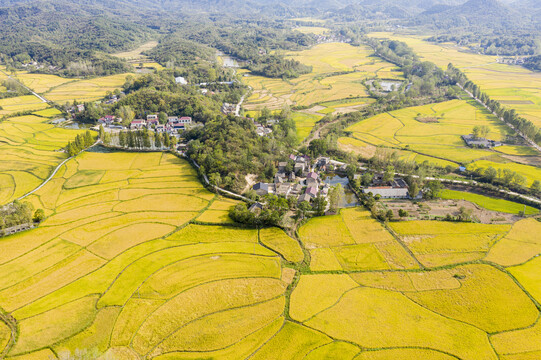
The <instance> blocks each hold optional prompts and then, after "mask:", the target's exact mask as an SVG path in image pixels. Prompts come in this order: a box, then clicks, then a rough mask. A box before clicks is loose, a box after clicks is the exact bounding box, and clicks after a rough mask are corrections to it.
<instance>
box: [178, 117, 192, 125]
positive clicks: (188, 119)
mask: <svg viewBox="0 0 541 360" xmlns="http://www.w3.org/2000/svg"><path fill="white" fill-rule="evenodd" d="M178 122H179V123H180V124H184V125H188V124H191V123H192V118H191V117H189V116H183V117H181V118H180V119H178Z"/></svg>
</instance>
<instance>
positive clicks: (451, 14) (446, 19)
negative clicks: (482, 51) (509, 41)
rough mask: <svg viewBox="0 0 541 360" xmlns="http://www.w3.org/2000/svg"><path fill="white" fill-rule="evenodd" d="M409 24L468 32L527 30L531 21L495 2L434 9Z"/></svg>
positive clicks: (476, 0)
mask: <svg viewBox="0 0 541 360" xmlns="http://www.w3.org/2000/svg"><path fill="white" fill-rule="evenodd" d="M412 24H416V25H430V26H432V27H433V28H434V29H437V30H439V31H444V30H448V29H452V28H462V29H464V28H469V29H491V30H494V29H498V30H506V29H507V30H511V29H528V28H531V27H532V21H531V19H530V18H529V17H527V16H526V17H525V16H524V15H523V14H520V13H519V12H518V11H516V10H514V9H513V8H512V7H510V6H506V5H504V4H503V3H501V2H500V1H498V0H469V1H467V2H466V3H464V4H461V5H457V6H446V7H439V8H438V7H436V8H432V9H429V10H428V11H426V12H424V13H422V14H420V15H419V16H416V17H415V18H413V19H412Z"/></svg>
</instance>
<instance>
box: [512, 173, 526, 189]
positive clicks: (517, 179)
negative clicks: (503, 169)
mask: <svg viewBox="0 0 541 360" xmlns="http://www.w3.org/2000/svg"><path fill="white" fill-rule="evenodd" d="M527 181H528V179H526V177H524V176H522V175H520V174H517V173H515V175H514V176H513V183H514V184H515V185H518V186H524V185H525V184H526V182H527Z"/></svg>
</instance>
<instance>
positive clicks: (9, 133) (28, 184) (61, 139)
mask: <svg viewBox="0 0 541 360" xmlns="http://www.w3.org/2000/svg"><path fill="white" fill-rule="evenodd" d="M27 98H29V97H27V96H24V97H22V98H9V99H4V100H10V101H11V102H12V103H19V104H21V102H26V101H30V99H29V100H27ZM31 98H33V99H35V100H32V101H35V102H36V104H43V103H41V102H40V100H39V99H38V98H36V97H34V96H31ZM38 102H39V103H38ZM21 106H23V105H21ZM47 106H48V105H47V104H45V107H47ZM7 108H9V109H11V110H9V111H10V112H11V111H16V110H14V108H13V107H9V106H8V107H7ZM39 108H42V106H39ZM57 114H58V111H57V110H56V109H53V108H48V109H45V110H40V111H37V112H35V115H24V116H17V117H10V118H8V119H6V120H4V121H3V122H0V205H3V204H6V203H9V202H11V201H13V200H15V199H17V198H19V197H20V196H22V195H24V194H26V193H28V192H29V191H31V190H33V189H35V188H36V187H37V186H38V185H40V184H41V183H42V182H43V181H44V180H45V179H46V178H47V177H48V176H49V174H50V173H51V172H52V171H53V169H54V168H55V167H56V166H57V165H58V164H59V163H60V162H61V161H62V160H64V159H65V158H67V155H66V154H65V153H64V152H61V151H60V150H61V149H62V148H63V147H64V146H65V145H66V144H67V143H68V141H72V140H73V139H74V138H75V136H76V135H77V134H79V133H80V132H81V131H79V130H68V129H62V128H57V127H55V126H54V125H51V124H49V123H48V122H49V121H50V119H51V118H52V117H54V116H57ZM36 115H37V116H36Z"/></svg>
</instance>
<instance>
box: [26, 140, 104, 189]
mask: <svg viewBox="0 0 541 360" xmlns="http://www.w3.org/2000/svg"><path fill="white" fill-rule="evenodd" d="M100 142H101V140H97V141H96V142H95V143H94V144H93V145H92V146H89V147H88V148H87V149H84V150H82V151H81V152H80V153H82V152H85V151H86V150H88V149H90V148H91V147H94V146H96V145H97V144H99V143H100ZM80 153H79V154H80ZM79 154H77V155H79ZM77 155H75V156H72V157H69V158H67V159H66V160H64V161H62V162H61V163H60V164H58V166H57V167H56V168H55V169H54V171H53V172H52V174H51V175H50V176H49V177H48V178H47V179H46V180H45V181H43V182H42V183H41V184H40V185H39V186H38V187H37V188H35V189H34V190H32V191H30V192H28V193H26V194H24V195H23V196H21V197H20V198H18V199H17V200H22V199H24V198H26V197H28V196H30V195H32V194H33V193H35V192H36V191H38V190H39V189H41V188H42V187H44V186H45V185H47V183H48V182H49V181H51V180H52V179H53V177H54V176H55V175H56V173H57V172H58V170H60V168H61V167H62V165H64V164H65V163H67V162H68V161H70V160H71V159H73V158H74V157H76V156H77Z"/></svg>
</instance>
